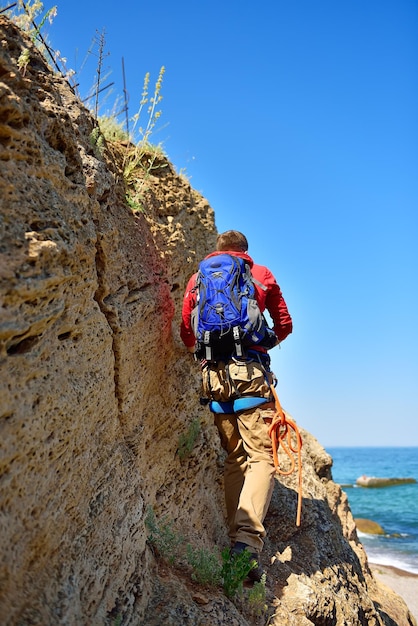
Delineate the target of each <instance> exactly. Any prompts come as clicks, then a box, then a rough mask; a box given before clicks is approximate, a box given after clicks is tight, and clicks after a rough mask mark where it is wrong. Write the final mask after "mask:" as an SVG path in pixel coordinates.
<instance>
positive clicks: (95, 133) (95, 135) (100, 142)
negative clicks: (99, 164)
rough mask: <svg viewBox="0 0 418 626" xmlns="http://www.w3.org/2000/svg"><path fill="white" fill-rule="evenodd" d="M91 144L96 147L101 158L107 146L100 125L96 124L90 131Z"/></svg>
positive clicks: (96, 153) (96, 154)
mask: <svg viewBox="0 0 418 626" xmlns="http://www.w3.org/2000/svg"><path fill="white" fill-rule="evenodd" d="M90 145H91V146H92V147H93V149H94V154H95V156H96V158H98V159H100V157H101V156H102V155H103V150H104V147H105V138H104V136H103V134H102V132H101V130H100V126H95V127H94V128H93V130H92V131H91V133H90Z"/></svg>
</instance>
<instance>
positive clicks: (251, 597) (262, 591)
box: [247, 574, 268, 617]
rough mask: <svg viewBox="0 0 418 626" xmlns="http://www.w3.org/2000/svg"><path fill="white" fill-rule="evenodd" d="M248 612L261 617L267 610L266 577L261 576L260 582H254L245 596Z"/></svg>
mask: <svg viewBox="0 0 418 626" xmlns="http://www.w3.org/2000/svg"><path fill="white" fill-rule="evenodd" d="M247 600H248V606H249V608H250V612H251V613H252V614H253V615H255V616H256V617H260V616H261V615H263V614H264V613H265V612H266V611H267V609H268V606H267V603H266V575H265V574H263V575H262V577H261V580H260V582H255V583H254V585H253V587H252V589H249V590H248V594H247Z"/></svg>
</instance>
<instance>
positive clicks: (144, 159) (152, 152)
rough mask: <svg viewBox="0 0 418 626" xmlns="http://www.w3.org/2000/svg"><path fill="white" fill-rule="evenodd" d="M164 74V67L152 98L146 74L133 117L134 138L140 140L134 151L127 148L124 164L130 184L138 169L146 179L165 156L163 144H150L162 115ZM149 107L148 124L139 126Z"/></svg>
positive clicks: (124, 170)
mask: <svg viewBox="0 0 418 626" xmlns="http://www.w3.org/2000/svg"><path fill="white" fill-rule="evenodd" d="M164 73H165V67H164V66H162V67H161V69H160V73H159V75H158V78H157V82H156V83H155V87H154V93H153V95H152V96H150V93H149V81H150V74H149V72H147V74H145V78H144V84H143V87H142V93H141V100H140V103H139V109H138V112H137V113H136V114H135V115H134V117H133V120H134V126H133V131H132V137H133V138H135V136H139V140H138V142H137V144H136V146H135V148H134V149H131V148H130V147H128V148H127V151H126V153H125V158H124V163H123V175H124V178H125V181H126V182H127V183H128V184H129V183H131V182H132V179H133V178H135V176H134V174H135V170H137V169H138V168H139V170H140V172H141V178H142V179H144V178H146V177H147V176H148V175H149V174H150V173H151V171H152V170H153V169H154V167H155V162H156V160H157V158H158V157H159V156H161V155H163V154H164V151H163V149H162V146H161V144H159V145H158V146H153V145H151V143H150V137H151V135H152V133H153V130H154V128H155V125H156V123H157V121H158V119H159V118H160V117H161V113H162V112H161V110H160V109H158V105H159V104H160V102H161V100H162V98H163V96H162V93H161V90H162V83H163V76H164ZM147 105H148V107H147V118H146V123H145V124H144V126H138V125H139V124H140V122H141V119H142V117H143V112H144V109H145V107H146V106H147ZM157 167H161V165H160V164H159V165H158V166H157Z"/></svg>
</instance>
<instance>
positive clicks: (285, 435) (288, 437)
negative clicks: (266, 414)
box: [269, 385, 302, 526]
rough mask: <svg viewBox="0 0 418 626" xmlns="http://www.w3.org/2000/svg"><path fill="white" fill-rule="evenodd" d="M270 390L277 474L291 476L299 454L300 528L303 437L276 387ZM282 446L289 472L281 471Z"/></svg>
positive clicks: (298, 518)
mask: <svg viewBox="0 0 418 626" xmlns="http://www.w3.org/2000/svg"><path fill="white" fill-rule="evenodd" d="M270 389H271V392H272V394H273V398H274V404H275V407H276V415H275V416H274V418H273V421H272V423H271V425H270V427H269V435H270V437H271V443H272V447H273V462H274V467H275V468H276V472H278V473H279V474H281V475H282V476H289V475H290V474H292V472H294V470H295V458H294V456H293V455H294V454H297V458H298V473H299V484H298V507H297V514H296V526H300V517H301V511H302V456H301V451H302V437H301V436H300V432H299V429H298V427H297V426H296V423H295V422H294V421H293V420H292V419H290V417H288V416H287V415H286V413H285V412H284V411H283V409H282V407H281V404H280V400H279V397H278V395H277V393H276V390H275V388H274V386H273V385H270ZM292 431H293V432H294V434H295V436H296V447H295V446H294V444H293V443H292ZM280 444H281V446H282V448H283V451H284V452H285V453H286V455H287V456H288V457H289V459H290V469H289V470H288V471H284V470H281V469H280V466H279V458H278V451H279V447H280Z"/></svg>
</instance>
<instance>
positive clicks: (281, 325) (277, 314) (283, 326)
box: [266, 274, 293, 342]
mask: <svg viewBox="0 0 418 626" xmlns="http://www.w3.org/2000/svg"><path fill="white" fill-rule="evenodd" d="M269 278H270V280H269V281H268V283H267V294H266V309H267V310H268V312H269V313H270V315H271V318H272V320H273V330H274V332H275V333H276V336H277V339H278V340H279V342H280V341H283V340H284V339H286V337H287V336H288V335H290V333H291V332H292V330H293V323H292V318H291V316H290V313H289V311H288V308H287V304H286V302H285V299H284V298H283V294H282V292H281V289H280V287H279V285H278V284H277V282H276V279H275V278H274V276H273V274H271V276H270V277H269Z"/></svg>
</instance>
